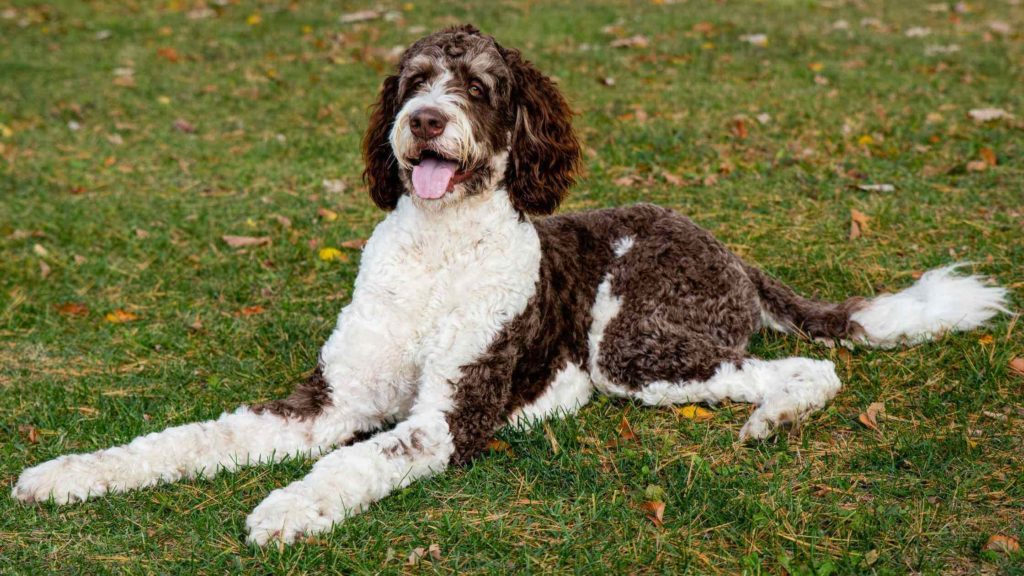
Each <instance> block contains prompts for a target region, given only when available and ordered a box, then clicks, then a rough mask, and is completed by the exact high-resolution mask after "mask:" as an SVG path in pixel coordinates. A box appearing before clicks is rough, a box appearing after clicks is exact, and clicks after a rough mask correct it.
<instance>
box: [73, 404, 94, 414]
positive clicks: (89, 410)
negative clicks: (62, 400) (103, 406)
mask: <svg viewBox="0 0 1024 576" xmlns="http://www.w3.org/2000/svg"><path fill="white" fill-rule="evenodd" d="M72 410H77V411H78V413H79V414H81V415H83V416H95V415H97V414H99V413H100V411H99V410H97V409H95V408H93V407H92V406H75V407H74V408H72Z"/></svg>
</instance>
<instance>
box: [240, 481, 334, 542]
mask: <svg viewBox="0 0 1024 576" xmlns="http://www.w3.org/2000/svg"><path fill="white" fill-rule="evenodd" d="M336 521H337V522H340V521H341V518H340V517H339V518H334V515H333V514H331V512H330V510H329V509H328V507H327V506H326V505H324V504H322V503H320V502H317V500H316V499H315V498H313V497H312V495H311V494H309V493H308V491H307V490H306V489H305V487H304V486H303V485H302V484H301V483H296V484H292V485H291V486H288V487H285V488H281V489H278V490H274V491H273V492H271V493H270V496H267V497H266V499H264V500H263V502H260V505H259V506H257V507H256V509H255V510H253V511H252V513H251V514H249V517H248V518H246V519H245V527H246V529H247V530H248V531H249V537H248V538H247V541H248V542H249V543H250V544H256V545H257V546H264V545H266V544H267V543H268V542H271V541H273V540H278V541H281V542H284V543H285V544H291V543H293V542H295V540H296V539H297V538H299V537H301V536H303V535H306V534H315V533H317V532H325V531H327V530H330V529H331V526H333V525H334V523H335V522H336Z"/></svg>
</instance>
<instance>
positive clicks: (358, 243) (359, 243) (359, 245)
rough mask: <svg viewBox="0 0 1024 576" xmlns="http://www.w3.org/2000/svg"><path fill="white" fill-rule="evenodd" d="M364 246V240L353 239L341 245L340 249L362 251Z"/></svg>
mask: <svg viewBox="0 0 1024 576" xmlns="http://www.w3.org/2000/svg"><path fill="white" fill-rule="evenodd" d="M364 246H366V238H353V239H352V240H345V241H344V242H342V243H341V247H342V248H351V249H352V250H362V249H363V247H364Z"/></svg>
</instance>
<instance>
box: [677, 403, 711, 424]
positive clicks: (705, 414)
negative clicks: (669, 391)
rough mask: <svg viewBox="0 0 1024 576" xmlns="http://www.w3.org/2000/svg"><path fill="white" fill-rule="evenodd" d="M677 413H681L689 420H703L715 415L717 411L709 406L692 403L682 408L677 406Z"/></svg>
mask: <svg viewBox="0 0 1024 576" xmlns="http://www.w3.org/2000/svg"><path fill="white" fill-rule="evenodd" d="M676 414H679V415H680V416H682V417H683V418H686V419H688V420H696V421H698V422H701V421H703V420H710V419H712V418H714V417H715V413H714V412H712V411H711V410H708V409H707V408H703V407H701V406H697V405H696V404H690V405H687V406H683V407H681V408H676Z"/></svg>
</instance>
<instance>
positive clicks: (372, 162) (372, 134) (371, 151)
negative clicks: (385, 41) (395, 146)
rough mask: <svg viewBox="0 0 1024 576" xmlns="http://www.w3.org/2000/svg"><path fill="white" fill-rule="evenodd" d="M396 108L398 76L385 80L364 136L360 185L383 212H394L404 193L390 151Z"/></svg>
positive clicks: (396, 166)
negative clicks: (364, 186)
mask: <svg viewBox="0 0 1024 576" xmlns="http://www.w3.org/2000/svg"><path fill="white" fill-rule="evenodd" d="M398 105H399V101H398V76H388V77H387V78H385V79H384V86H383V87H381V90H380V97H379V98H378V100H377V103H376V104H374V107H373V113H371V114H370V124H369V126H367V127H366V135H365V136H363V161H364V162H365V164H366V167H365V168H364V169H363V181H364V182H366V184H367V186H368V187H369V188H370V198H372V199H373V201H374V203H375V204H377V206H379V207H380V208H381V209H383V210H393V209H394V208H395V206H396V205H397V204H398V199H399V198H401V196H402V191H403V187H402V180H401V178H399V176H398V161H397V160H396V159H395V154H394V152H393V151H392V149H391V128H392V126H393V125H394V123H395V116H397V115H398Z"/></svg>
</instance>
